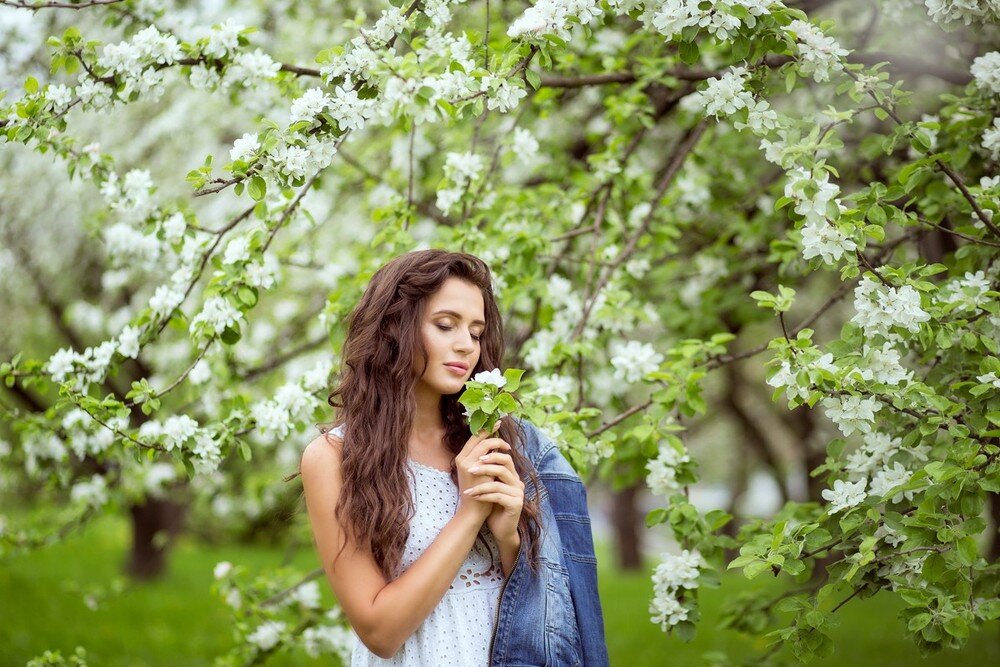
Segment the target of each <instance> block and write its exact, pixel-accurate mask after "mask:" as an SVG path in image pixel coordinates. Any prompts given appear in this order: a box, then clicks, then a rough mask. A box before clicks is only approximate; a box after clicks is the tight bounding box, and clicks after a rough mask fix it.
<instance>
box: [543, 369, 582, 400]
mask: <svg viewBox="0 0 1000 667" xmlns="http://www.w3.org/2000/svg"><path fill="white" fill-rule="evenodd" d="M573 384H574V382H573V378H571V377H570V376H568V375H562V374H560V373H551V374H549V375H539V376H536V377H535V387H536V389H535V391H537V392H538V394H539V395H541V396H556V397H558V398H559V399H560V400H561V401H562V405H565V404H566V403H568V402H569V397H570V396H571V395H572V393H573Z"/></svg>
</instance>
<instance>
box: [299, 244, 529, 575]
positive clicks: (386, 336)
mask: <svg viewBox="0 0 1000 667" xmlns="http://www.w3.org/2000/svg"><path fill="white" fill-rule="evenodd" d="M452 276H454V277H457V278H460V279H462V280H464V281H466V282H468V283H470V284H472V285H475V286H476V287H478V288H479V290H480V292H481V293H482V295H483V304H484V307H485V308H484V313H485V320H486V328H485V329H484V331H483V334H482V336H481V338H480V354H479V362H478V363H477V364H476V367H475V368H474V369H473V370H472V375H475V373H478V372H479V371H483V370H490V369H493V368H499V367H501V360H502V359H503V356H504V347H505V344H504V334H503V322H502V320H501V317H500V310H499V308H498V307H497V303H496V299H495V298H494V296H493V280H492V276H491V274H490V269H489V266H487V264H486V263H485V262H484V261H483V260H481V259H480V258H478V257H476V256H475V255H470V254H468V253H462V252H450V251H447V250H441V249H434V248H432V249H427V250H416V251H413V252H409V253H406V254H404V255H401V256H399V257H396V258H395V259H393V260H391V261H390V262H388V263H387V264H385V265H384V266H382V267H381V268H379V269H378V271H376V272H375V274H374V275H373V276H372V278H371V281H370V282H369V284H368V287H367V288H366V290H365V293H364V295H363V296H362V297H361V300H360V301H359V302H358V304H357V305H356V306H355V308H354V310H353V311H352V312H351V314H350V315H349V316H348V320H347V337H346V339H345V342H344V346H343V352H342V355H341V362H342V363H341V370H340V378H339V384H338V385H337V386H336V387H335V388H334V389H333V391H332V392H331V393H330V395H329V397H328V398H327V402H328V403H329V404H330V406H332V407H333V408H338V409H339V410H338V413H337V416H336V419H335V420H334V421H333V422H332V423H331V424H329V425H318V427H319V428H320V432H321V433H323V434H324V435H327V433H328V432H329V430H330V429H331V428H334V427H337V426H341V425H344V426H345V429H344V433H343V441H344V446H343V456H342V459H341V461H342V463H341V474H342V476H343V486H342V488H341V492H340V498H339V500H338V501H337V506H336V508H335V513H336V516H337V519H338V521H340V524H341V525H342V526H345V527H346V528H347V531H348V533H349V534H350V535H351V536H352V538H353V540H354V543H355V544H356V545H358V547H359V548H362V549H364V548H366V547H367V548H368V549H369V550H370V552H371V554H372V556H373V557H374V560H375V562H376V564H377V565H378V567H379V568H380V569H381V571H382V573H383V575H384V576H385V577H386V579H387V580H391V579H393V578H395V576H396V574H397V572H398V570H399V566H400V563H401V561H402V556H403V550H404V548H405V546H406V540H407V538H408V537H409V525H410V520H411V518H412V517H413V514H414V509H415V508H414V505H413V498H412V496H411V494H410V489H409V486H408V484H407V480H406V475H407V473H408V468H407V459H408V447H407V442H408V439H409V438H408V436H409V431H410V425H411V424H412V423H413V418H414V416H415V413H416V400H415V396H414V388H415V386H416V384H417V382H418V380H419V378H420V377H421V376H422V375H423V369H425V368H426V366H427V362H428V356H427V352H426V351H425V350H424V347H423V343H422V339H421V335H420V328H421V322H422V321H423V317H424V308H425V304H426V302H427V300H428V298H429V297H430V296H431V295H432V294H434V293H435V292H436V291H437V290H438V289H439V288H440V287H441V285H442V284H443V283H444V282H445V280H447V279H448V278H449V277H452ZM417 357H420V358H422V359H423V364H422V368H421V370H420V371H419V372H415V371H414V370H413V366H414V363H413V360H414V359H415V358H417ZM460 395H461V391H459V392H457V393H455V394H446V395H442V397H441V418H442V420H443V421H444V425H445V436H444V445H445V448H446V449H447V450H448V451H449V452H451V454H452V456H453V457H454V456H455V455H457V454H458V453H459V452H461V451H462V448H463V447H464V446H465V443H466V442H467V441H468V439H469V438H470V437H471V436H472V433H471V431H470V427H469V424H468V421H467V419H466V417H465V408H464V406H462V405H461V404H460V403H459V402H458V398H459V396H460ZM337 397H339V398H340V402H338V401H337V400H336V398H337ZM327 437H329V436H328V435H327ZM494 437H499V438H502V439H503V440H505V441H507V442H508V443H510V445H511V451H510V454H511V458H512V459H513V461H514V467H515V469H516V470H517V472H518V475H519V476H520V478H521V479H522V480H523V481H524V482H525V497H524V505H523V507H522V510H521V517H520V521H519V524H518V529H519V533H520V535H521V539H522V540H524V542H525V543H524V545H522V546H523V547H524V548H525V552H524V553H525V554H526V555H527V558H528V564H529V566H530V567H531V569H532V570H533V571H537V567H538V551H539V535H540V532H541V522H540V511H539V507H538V499H537V492H536V493H535V494H534V495H531V497H529V494H530V493H531V491H530V490H532V489H534V490H537V489H540V488H541V486H540V485H539V483H538V477H537V476H536V474H535V470H534V468H533V466H532V464H531V462H530V461H529V460H528V459H527V457H525V456H524V454H523V451H522V450H523V442H524V440H523V434H522V433H521V432H520V429H519V428H518V424H517V423H516V422H514V421H513V420H511V419H509V418H504V419H502V420H501V424H500V427H499V430H498V431H497V433H496V434H495V435H494ZM300 472H301V471H300ZM293 477H294V476H293ZM451 478H452V481H454V482H455V484H456V485H457V484H458V471H457V469H456V467H455V462H454V458H453V459H452V463H451ZM488 530H489V529H488V528H487V526H486V524H485V523H484V524H483V528H482V530H480V533H479V535H478V536H477V537H476V543H475V548H477V549H480V550H482V552H484V553H488V554H489V555H490V558H491V562H494V563H495V557H494V554H493V552H492V551H491V550H490V549H489V548H488V545H487V543H486V542H485V540H484V539H483V537H484V531H488ZM345 546H346V545H345ZM341 550H343V547H342V548H341Z"/></svg>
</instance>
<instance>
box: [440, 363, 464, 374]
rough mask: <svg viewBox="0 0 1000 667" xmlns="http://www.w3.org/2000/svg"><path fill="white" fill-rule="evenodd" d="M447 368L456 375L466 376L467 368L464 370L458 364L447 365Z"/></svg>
mask: <svg viewBox="0 0 1000 667" xmlns="http://www.w3.org/2000/svg"><path fill="white" fill-rule="evenodd" d="M445 367H446V368H448V369H449V370H451V371H452V372H454V373H455V374H456V375H465V372H466V371H467V370H468V369H467V368H462V367H461V366H459V365H458V364H445Z"/></svg>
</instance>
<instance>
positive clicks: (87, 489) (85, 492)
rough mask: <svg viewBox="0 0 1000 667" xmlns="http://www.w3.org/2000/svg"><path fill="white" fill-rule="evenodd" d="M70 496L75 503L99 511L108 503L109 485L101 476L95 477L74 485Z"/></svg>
mask: <svg viewBox="0 0 1000 667" xmlns="http://www.w3.org/2000/svg"><path fill="white" fill-rule="evenodd" d="M69 494H70V500H71V501H72V502H73V503H78V504H81V505H86V506H88V507H92V508H95V509H97V508H100V507H103V506H104V505H105V504H107V502H108V483H107V481H105V479H104V477H102V476H101V475H93V476H91V477H90V478H89V479H87V480H85V481H83V482H77V483H76V484H74V485H73V488H72V489H70V492H69Z"/></svg>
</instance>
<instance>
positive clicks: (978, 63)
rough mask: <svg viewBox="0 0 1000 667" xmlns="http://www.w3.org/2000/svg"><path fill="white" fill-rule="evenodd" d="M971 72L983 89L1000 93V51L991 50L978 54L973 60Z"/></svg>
mask: <svg viewBox="0 0 1000 667" xmlns="http://www.w3.org/2000/svg"><path fill="white" fill-rule="evenodd" d="M969 72H970V73H971V74H972V77H973V78H974V79H975V80H976V86H977V87H978V88H979V89H980V90H981V91H983V92H984V93H987V94H992V95H1000V51H990V52H989V53H986V54H983V55H981V56H978V57H977V58H976V59H975V60H973V61H972V66H971V67H970V68H969Z"/></svg>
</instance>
